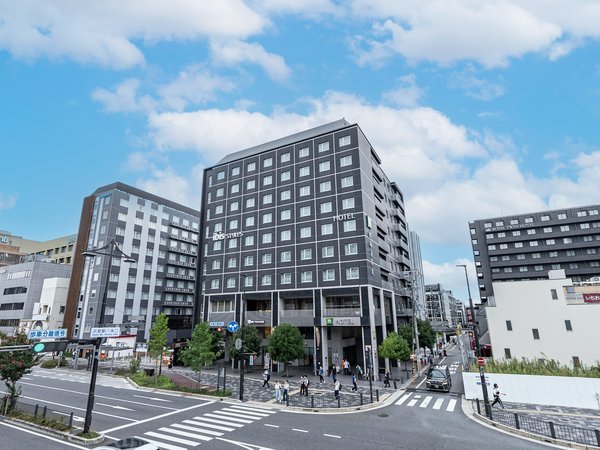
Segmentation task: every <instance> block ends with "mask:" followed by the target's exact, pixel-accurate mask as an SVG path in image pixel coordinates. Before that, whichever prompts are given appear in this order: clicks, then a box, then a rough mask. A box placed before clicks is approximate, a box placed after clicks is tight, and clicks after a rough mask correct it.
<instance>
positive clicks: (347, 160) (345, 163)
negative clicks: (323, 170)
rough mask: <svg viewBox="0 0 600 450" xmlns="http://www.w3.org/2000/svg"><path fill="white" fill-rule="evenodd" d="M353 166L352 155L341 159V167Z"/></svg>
mask: <svg viewBox="0 0 600 450" xmlns="http://www.w3.org/2000/svg"><path fill="white" fill-rule="evenodd" d="M351 165H352V155H348V156H344V157H342V158H340V167H347V166H351Z"/></svg>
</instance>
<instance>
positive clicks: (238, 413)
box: [221, 408, 269, 420]
mask: <svg viewBox="0 0 600 450" xmlns="http://www.w3.org/2000/svg"><path fill="white" fill-rule="evenodd" d="M224 411H227V412H228V413H230V414H235V415H236V416H237V417H243V418H244V419H246V418H248V419H254V420H260V419H262V418H264V417H269V416H268V414H258V413H249V412H245V411H237V410H235V409H231V408H223V409H222V410H221V412H224Z"/></svg>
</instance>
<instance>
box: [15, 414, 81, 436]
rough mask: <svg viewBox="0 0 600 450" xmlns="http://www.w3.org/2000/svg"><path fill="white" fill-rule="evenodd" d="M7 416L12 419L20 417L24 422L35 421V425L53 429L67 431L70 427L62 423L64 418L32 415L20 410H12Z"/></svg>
mask: <svg viewBox="0 0 600 450" xmlns="http://www.w3.org/2000/svg"><path fill="white" fill-rule="evenodd" d="M9 416H10V417H12V418H13V419H20V420H24V421H26V422H31V423H35V424H36V425H41V426H43V427H48V428H52V429H53V430H58V431H69V430H70V429H71V427H69V425H68V424H66V423H64V421H63V420H64V419H62V420H60V421H58V420H55V419H49V418H43V417H42V416H32V415H31V414H26V413H24V412H21V411H12V412H11V413H10V414H9Z"/></svg>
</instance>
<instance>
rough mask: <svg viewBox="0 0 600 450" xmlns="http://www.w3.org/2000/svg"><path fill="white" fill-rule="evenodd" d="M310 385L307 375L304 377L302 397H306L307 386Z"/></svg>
mask: <svg viewBox="0 0 600 450" xmlns="http://www.w3.org/2000/svg"><path fill="white" fill-rule="evenodd" d="M309 385H310V380H309V379H308V376H307V375H304V395H306V396H307V397H308V386H309Z"/></svg>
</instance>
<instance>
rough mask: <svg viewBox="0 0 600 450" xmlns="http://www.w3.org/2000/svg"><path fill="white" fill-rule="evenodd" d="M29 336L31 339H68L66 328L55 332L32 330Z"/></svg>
mask: <svg viewBox="0 0 600 450" xmlns="http://www.w3.org/2000/svg"><path fill="white" fill-rule="evenodd" d="M27 336H28V337H29V339H64V338H66V337H67V329H66V328H58V329H55V330H31V331H30V332H29V333H28V334H27Z"/></svg>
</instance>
